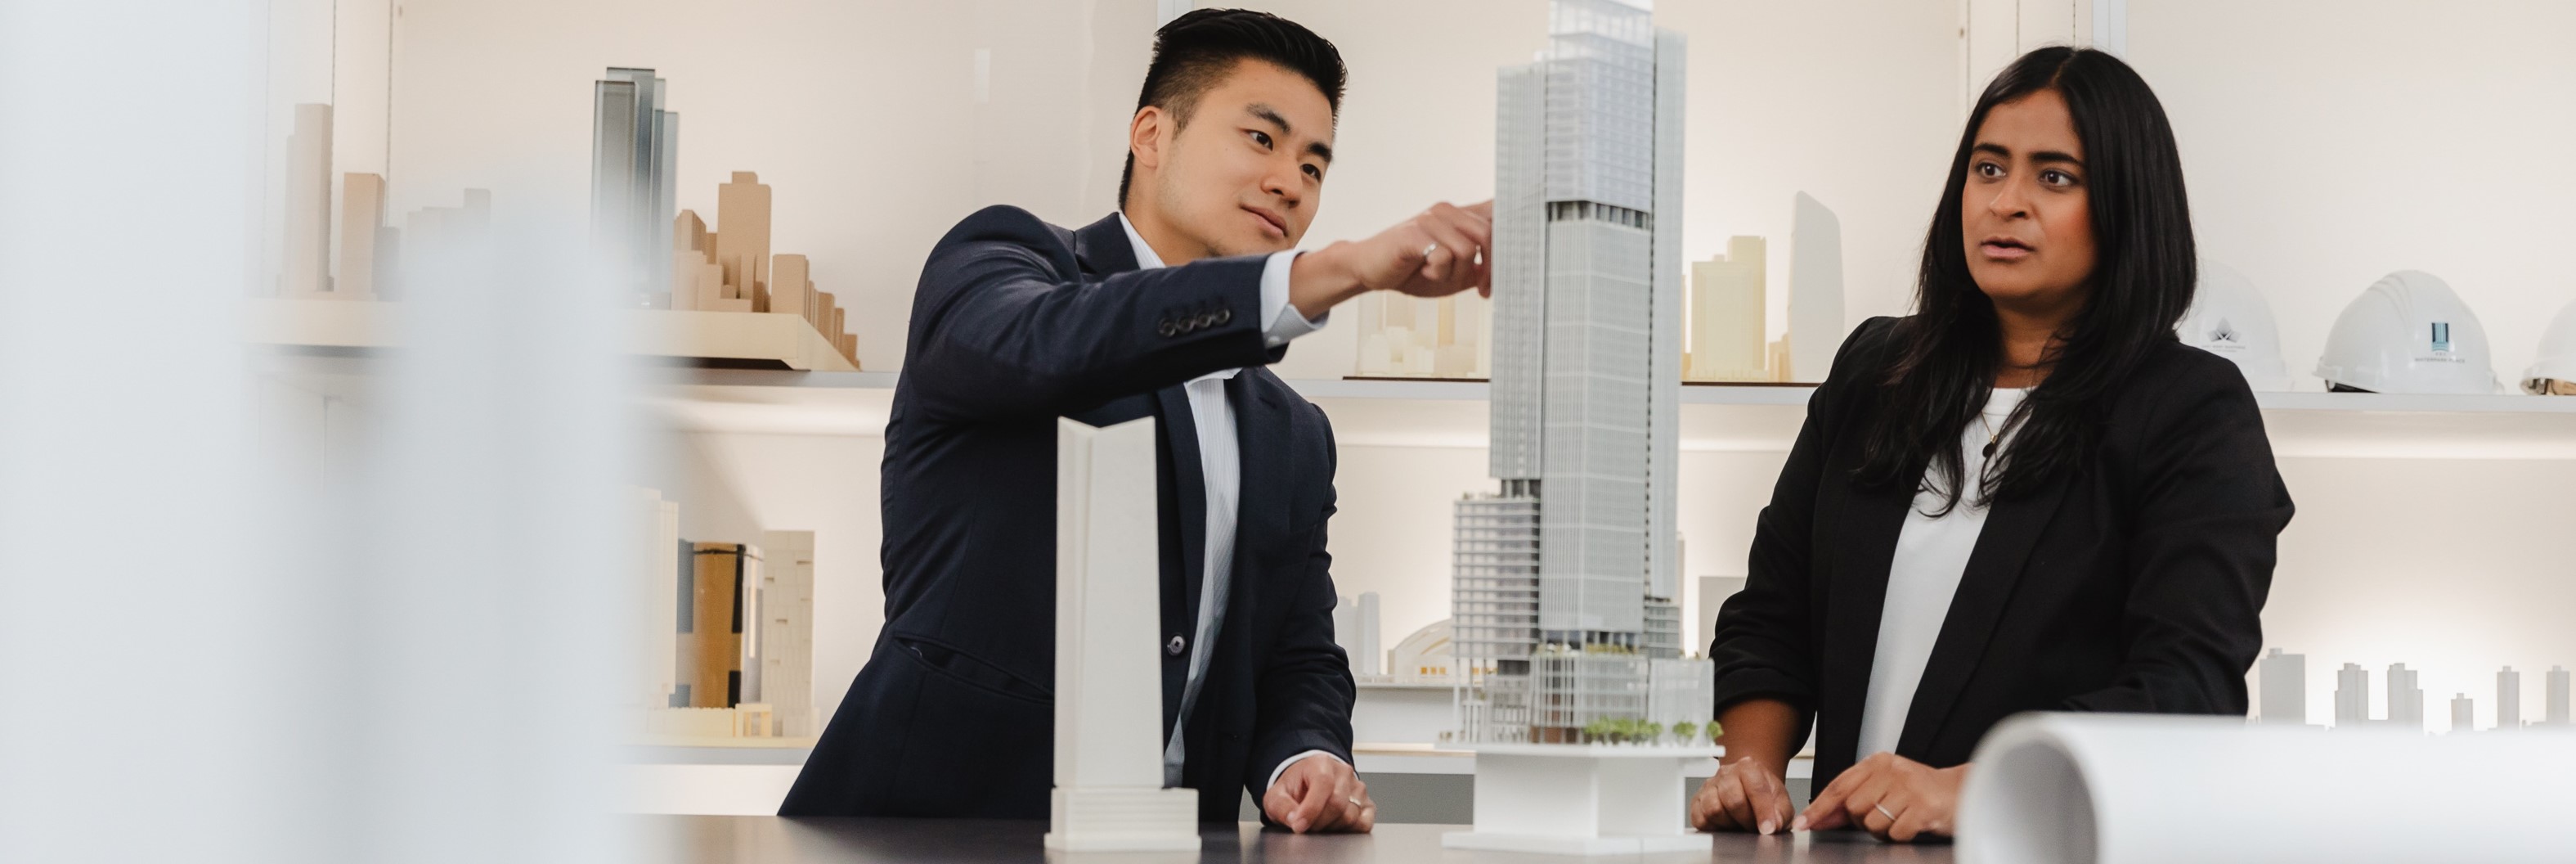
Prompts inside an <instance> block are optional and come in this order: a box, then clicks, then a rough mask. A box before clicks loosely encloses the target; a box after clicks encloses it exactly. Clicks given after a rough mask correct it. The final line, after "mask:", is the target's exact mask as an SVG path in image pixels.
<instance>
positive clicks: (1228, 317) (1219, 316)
mask: <svg viewBox="0 0 2576 864" xmlns="http://www.w3.org/2000/svg"><path fill="white" fill-rule="evenodd" d="M1232 320H1234V310H1232V309H1219V310H1216V323H1218V324H1223V323H1225V322H1228V321H1232Z"/></svg>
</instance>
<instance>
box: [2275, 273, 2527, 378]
mask: <svg viewBox="0 0 2576 864" xmlns="http://www.w3.org/2000/svg"><path fill="white" fill-rule="evenodd" d="M2492 356H2493V355H2492V354H2491V353H2490V352H2489V350H2488V348H2487V330H2486V328H2485V327H2482V326H2479V324H2478V316H2477V313H2475V312H2471V311H2469V306H2468V304H2466V303H2462V302H2460V295H2458V294H2454V293H2451V286H2450V285H2448V284H2446V283H2444V282H2443V281H2442V280H2441V279H2440V278H2439V277H2436V276H2434V275H2433V274H2431V273H2425V272H2423V271H2420V270H2399V271H2397V272H2395V273H2390V274H2388V275H2386V276H2383V277H2380V280H2379V281H2377V282H2373V283H2371V285H2370V288H2369V290H2366V291H2363V292H2361V297H2359V298H2358V299H2355V300H2353V301H2352V305H2350V306H2346V307H2344V308H2343V314H2342V315H2339V316H2336V317H2335V325H2334V332H2332V333H2330V334H2328V335H2327V336H2326V353H2325V356H2323V357H2320V358H2318V359H2317V377H2319V378H2323V379H2326V384H2327V385H2328V386H2329V387H2332V386H2333V385H2338V384H2340V385H2342V386H2344V387H2349V388H2352V389H2355V390H2367V391H2370V392H2373V393H2494V392H2497V391H2498V390H2500V389H2502V388H2501V387H2500V386H2499V385H2498V384H2497V383H2496V375H2495V362H2494V360H2493V359H2492Z"/></svg>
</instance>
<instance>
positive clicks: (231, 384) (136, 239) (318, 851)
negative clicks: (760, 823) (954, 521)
mask: <svg viewBox="0 0 2576 864" xmlns="http://www.w3.org/2000/svg"><path fill="white" fill-rule="evenodd" d="M269 6H270V4H268V3H266V2H260V0H160V2H142V0H91V2H82V3H44V2H33V0H0V118H5V119H0V267H5V268H6V269H5V270H0V272H5V273H6V274H7V275H6V276H5V277H0V549H5V550H7V551H6V552H5V555H6V558H5V559H0V681H6V682H8V684H9V685H10V698H9V700H8V703H7V706H6V707H5V708H0V861H10V862H18V861H27V862H38V861H42V862H64V861H214V862H228V861H243V862H251V861H256V862H263V864H267V862H304V861H312V862H326V861H327V862H341V861H424V862H426V861H438V862H453V861H476V862H507V861H531V862H535V861H543V862H584V861H633V860H638V857H639V855H641V854H642V852H643V851H644V850H643V849H641V848H638V847H639V845H640V844H637V843H636V842H634V841H633V840H632V839H631V838H622V837H620V836H619V835H620V833H621V831H620V829H619V827H618V826H619V825H620V824H623V823H620V822H617V821H614V819H615V817H612V816H610V815H609V812H608V811H609V809H610V807H611V806H612V805H613V804H614V803H615V801H616V800H617V799H616V798H615V796H614V795H613V794H612V793H613V792H614V784H613V781H612V776H613V775H612V774H611V773H610V771H609V769H610V767H611V766H610V764H609V762H610V756H611V755H612V754H611V752H610V750H609V748H610V747H612V746H613V744H614V742H615V741H616V740H617V738H616V736H615V734H614V731H615V729H616V728H617V727H616V726H615V725H614V724H615V719H616V718H614V717H613V716H612V715H611V714H610V709H609V706H610V705H611V704H613V702H614V700H615V699H616V697H617V695H618V694H617V687H618V685H620V684H621V683H624V682H625V681H627V680H628V679H630V678H631V674H626V673H628V672H629V670H628V668H627V666H629V665H631V664H625V663H622V662H621V661H622V659H623V658H626V657H628V656H630V654H629V653H628V648H627V643H631V641H632V640H633V638H634V635H633V634H632V633H631V632H628V631H631V629H632V628H625V629H618V628H614V627H612V626H611V624H612V623H613V622H617V621H627V620H632V619H631V618H628V617H626V616H629V615H631V614H633V612H634V610H633V609H632V608H631V607H632V606H633V605H634V599H633V598H632V597H631V596H629V595H630V594H631V592H620V591H618V590H616V589H617V581H616V579H617V574H619V573H623V572H628V571H629V570H630V569H631V568H632V567H633V566H638V564H637V562H633V561H631V560H621V557H631V556H632V554H634V552H635V551H636V550H637V549H638V544H637V543H636V542H632V541H627V542H621V540H620V538H619V536H618V531H619V529H620V528H622V527H632V526H622V525H620V523H619V520H618V519H617V515H618V514H619V513H621V512H623V511H622V510H621V509H619V507H618V502H619V501H620V500H621V499H620V496H621V494H623V492H624V489H623V486H622V485H621V483H623V482H631V478H630V477H628V476H626V475H628V474H630V473H631V472H628V471H625V470H624V469H626V468H628V467H630V463H629V459H630V458H631V454H632V452H633V448H632V447H630V446H629V441H630V439H631V438H632V437H633V436H632V430H633V429H634V428H635V424H634V423H633V422H631V419H630V418H629V417H628V415H627V413H626V412H627V411H628V406H630V405H631V404H632V401H633V400H632V396H633V391H632V389H631V386H630V385H631V382H630V380H629V378H628V377H627V373H628V367H627V366H626V365H625V364H624V363H623V362H622V361H621V360H620V359H619V358H618V356H617V351H616V349H617V348H618V346H617V345H616V344H615V342H614V338H615V336H616V333H615V331H614V330H613V329H612V327H613V325H614V324H616V323H617V322H619V321H620V320H622V319H619V318H618V317H616V316H615V315H614V314H613V310H610V309H608V308H606V307H604V306H603V305H602V304H599V303H597V302H596V298H599V297H603V296H607V295H606V292H604V291H603V290H598V289H595V288H592V287H589V286H588V285H587V284H586V283H588V282H589V281H590V279H589V275H588V272H587V268H585V267H584V266H582V265H583V264H584V263H585V262H583V261H581V260H579V259H578V258H577V257H573V256H578V255H579V254H580V251H581V250H582V249H583V248H584V244H583V243H582V242H581V232H580V227H579V226H580V225H581V224H582V221H583V220H582V219H581V215H580V214H578V213H557V212H537V211H535V210H534V208H531V207H529V206H527V205H526V204H524V203H523V202H526V201H529V200H533V199H534V198H535V196H533V195H514V194H513V191H512V190H514V189H525V188H528V187H529V186H530V183H531V181H532V180H533V181H539V182H542V181H543V180H544V179H545V178H542V177H530V176H527V174H526V171H525V170H524V168H523V167H522V166H516V165H508V164H498V165H489V166H480V167H481V172H482V173H483V174H484V175H485V176H489V177H490V178H492V179H491V184H492V188H493V189H494V191H495V194H494V196H493V199H494V202H495V203H494V206H493V211H492V212H493V217H492V218H493V225H492V227H491V230H490V231H489V232H488V236H489V237H490V238H491V240H490V242H484V243H472V242H462V241H457V242H446V243H437V244H425V245H424V246H423V248H422V249H420V250H419V254H417V255H408V254H407V256H406V257H407V258H408V259H411V260H412V262H413V263H415V264H418V265H420V266H418V267H417V268H414V269H412V270H411V272H409V273H408V274H407V275H408V277H409V281H408V282H407V284H408V285H409V286H410V289H411V290H410V291H409V292H408V296H409V297H410V299H409V300H407V301H405V302H403V303H399V304H386V305H385V306H383V307H382V311H383V312H384V313H385V314H387V315H388V316H391V317H392V318H393V320H394V326H395V327H396V329H397V330H398V331H399V343H400V344H403V345H405V346H407V347H406V348H404V349H402V350H400V351H397V352H391V353H387V354H383V355H379V356H377V357H374V358H370V359H364V360H357V361H349V360H333V361H316V360H315V359H314V358H311V357H281V356H279V355H278V354H276V353H275V352H273V351H271V350H269V349H252V348H248V347H246V346H245V345H243V344H242V342H241V341H240V337H239V334H240V323H241V322H240V320H239V315H240V313H241V311H242V306H243V303H244V298H245V296H246V295H248V294H251V293H254V285H255V284H256V283H257V282H258V281H259V280H260V279H262V278H264V277H265V276H266V274H268V273H269V272H271V268H272V267H273V265H274V262H272V261H269V260H265V259H266V257H267V256H266V255H264V254H262V253H261V251H260V250H261V249H262V248H263V245H262V244H261V243H260V242H259V240H258V237H259V233H260V232H259V231H258V226H259V225H260V224H261V212H262V205H261V202H262V200H263V198H264V197H266V194H267V192H268V190H270V189H271V188H272V187H273V186H274V184H275V182H276V181H277V179H278V178H275V177H270V176H265V172H264V171H263V170H262V169H261V165H262V161H263V153H264V152H266V151H267V150H268V149H270V148H271V147H272V146H273V145H274V144H275V142H274V141H271V140H269V139H270V138H271V137H272V136H269V135H266V134H265V130H263V128H262V127H263V120H264V118H266V117H268V116H271V113H272V112H273V111H274V110H276V109H277V108H278V106H276V105H272V104H268V102H267V100H266V99H265V98H264V92H265V90H266V89H267V88H265V87H264V82H265V81H266V80H267V78H266V77H265V75H266V73H265V72H264V69H266V68H268V67H269V66H271V65H273V64H274V63H275V62H276V61H277V58H275V57H272V56H270V53H271V52H272V51H273V50H276V48H277V46H276V45H275V44H273V43H271V42H269V41H268V39H269V36H270V30H271V29H272V19H271V18H270V11H271V10H270V8H269ZM326 44H327V43H326ZM586 84H587V82H586V81H567V82H564V85H563V86H564V87H566V88H567V90H566V92H569V93H576V94H577V93H579V92H581V90H582V88H584V87H585V86H586ZM449 233H451V234H457V233H470V232H449ZM441 247H445V249H444V251H443V253H442V249H441ZM408 251H409V250H407V252H408ZM263 293H264V292H263ZM317 362H329V363H336V364H338V366H337V367H335V368H338V369H339V370H340V371H344V372H345V371H347V370H348V369H352V368H353V369H356V370H358V371H359V372H360V373H362V374H361V375H360V376H359V377H360V378H361V379H363V380H362V381H361V382H360V383H358V384H347V383H346V382H345V381H343V382H342V383H340V384H335V385H327V386H324V385H316V384H314V383H313V379H314V378H315V377H317V376H311V375H301V374H300V373H299V370H303V369H308V368H310V366H311V364H314V363H317ZM281 369H282V370H284V374H280V370H281ZM319 377H328V376H319ZM343 377H344V378H345V376H343ZM629 521H631V520H629ZM620 550H626V551H625V552H624V554H623V556H621V553H620Z"/></svg>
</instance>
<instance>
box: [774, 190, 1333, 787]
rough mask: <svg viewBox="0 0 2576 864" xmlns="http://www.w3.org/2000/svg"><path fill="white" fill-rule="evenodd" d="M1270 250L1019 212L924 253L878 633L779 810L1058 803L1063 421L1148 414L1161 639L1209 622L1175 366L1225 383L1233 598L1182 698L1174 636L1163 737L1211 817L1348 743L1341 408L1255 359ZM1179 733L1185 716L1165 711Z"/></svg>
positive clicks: (898, 429) (906, 369) (1268, 357)
mask: <svg viewBox="0 0 2576 864" xmlns="http://www.w3.org/2000/svg"><path fill="white" fill-rule="evenodd" d="M1264 264H1265V261H1264V258H1263V257H1260V256H1248V257H1241V258H1221V259H1210V260H1205V261H1199V262H1194V263H1191V264H1187V265H1184V266H1180V267H1170V268H1163V269H1158V270H1145V271H1140V270H1138V269H1137V263H1136V256H1135V252H1134V250H1133V248H1132V247H1131V246H1129V244H1128V240H1127V234H1126V231H1125V229H1124V228H1122V227H1121V226H1120V225H1119V222H1118V217H1117V216H1116V215H1114V214H1113V215H1111V216H1110V217H1109V218H1106V219H1102V220H1100V221H1098V222H1095V223H1092V225H1091V226H1089V227H1086V228H1083V229H1082V230H1080V231H1067V230H1065V229H1063V228H1059V227H1056V226H1054V225H1049V224H1047V223H1045V222H1044V221H1041V220H1039V219H1038V218H1037V217H1036V216H1034V215H1031V214H1029V213H1028V212H1027V211H1024V210H1020V209H1018V208H1014V207H990V208H986V209H984V210H981V211H978V212H977V213H975V214H974V215H972V216H968V217H967V218H966V220H965V221H963V222H960V223H958V225H957V227H956V228H954V229H951V230H950V231H949V232H948V235H947V236H946V237H943V238H941V239H940V241H939V244H938V246H936V247H935V248H933V249H932V250H931V254H930V260H929V263H928V264H927V265H925V266H924V267H923V269H922V275H921V285H920V288H919V290H918V291H917V292H916V293H915V294H914V296H913V307H912V322H911V332H910V336H911V339H910V342H909V344H908V345H907V346H906V348H905V356H904V366H903V376H902V378H901V380H900V381H899V382H898V383H897V384H896V385H895V392H894V406H893V412H892V414H891V416H890V417H889V418H888V419H887V422H886V432H885V448H886V449H885V464H884V467H883V479H882V481H881V495H882V498H883V501H882V504H883V509H884V518H885V545H884V548H883V550H882V552H881V556H882V560H883V564H884V568H885V597H886V605H885V617H886V623H885V629H884V630H883V631H882V632H881V633H880V635H879V636H878V638H877V642H876V647H875V650H874V653H873V654H872V655H871V656H870V657H869V659H868V663H867V665H866V666H865V667H864V668H862V669H860V670H859V674H858V677H857V679H856V680H855V681H853V682H852V683H851V685H850V691H849V695H848V696H847V697H845V698H844V699H842V701H841V708H840V711H839V712H838V713H836V714H835V715H834V716H833V718H832V722H831V725H830V727H829V728H827V729H825V730H824V731H823V736H822V739H821V740H820V741H819V742H817V743H816V745H815V748H814V754H813V757H812V758H811V759H810V760H808V761H807V762H806V764H805V769H804V772H803V773H802V774H800V775H799V776H798V777H797V778H796V785H795V787H794V788H793V789H791V790H790V791H789V792H788V794H787V799H786V802H785V803H784V804H783V805H781V806H780V808H779V815H782V816H798V815H863V816H971V817H994V818H1015V819H1043V818H1046V817H1047V815H1048V798H1049V794H1048V790H1049V789H1050V788H1051V787H1052V786H1053V775H1054V759H1053V753H1054V723H1055V707H1054V702H1053V694H1054V684H1055V569H1056V566H1055V565H1056V562H1055V532H1056V524H1055V500H1056V499H1055V474H1056V465H1055V457H1056V418H1057V417H1059V416H1063V417H1071V418H1074V419H1076V420H1080V421H1082V422H1084V423H1089V424H1092V425H1095V426H1107V425H1110V424H1112V423H1119V422H1124V421H1128V420H1133V419H1136V418H1139V417H1153V418H1155V420H1156V423H1157V425H1158V427H1159V429H1160V432H1161V435H1160V438H1161V442H1160V445H1159V446H1158V447H1157V456H1158V457H1159V461H1160V463H1161V466H1160V469H1159V471H1158V472H1157V474H1158V476H1159V485H1160V489H1161V507H1160V510H1161V513H1162V520H1161V522H1162V531H1161V538H1160V541H1161V545H1162V555H1161V559H1162V591H1161V592H1160V593H1161V596H1160V597H1159V598H1146V597H1139V598H1136V602H1139V603H1159V604H1160V606H1161V609H1162V615H1161V618H1162V627H1161V630H1162V632H1160V633H1158V634H1156V639H1155V642H1156V644H1158V645H1167V644H1168V643H1169V641H1170V640H1171V639H1172V638H1173V637H1175V636H1177V637H1181V638H1182V639H1183V640H1185V641H1187V642H1194V641H1195V640H1196V639H1197V634H1198V626H1197V618H1198V615H1197V613H1198V608H1199V589H1200V583H1201V582H1202V581H1203V579H1202V576H1203V574H1202V573H1201V572H1200V571H1201V570H1202V569H1203V567H1202V564H1201V562H1202V561H1203V560H1204V558H1205V554H1206V553H1205V550H1206V542H1207V538H1206V536H1205V535H1206V533H1207V523H1206V504H1205V501H1204V499H1205V497H1206V485H1205V483H1204V481H1203V479H1202V477H1201V473H1200V470H1199V448H1198V432H1197V429H1196V425H1195V424H1194V423H1193V422H1192V421H1191V417H1190V409H1189V402H1188V399H1187V397H1186V396H1185V395H1184V392H1183V390H1182V386H1181V385H1182V384H1184V383H1186V382H1188V381H1189V380H1191V379H1193V378H1197V377H1199V376H1202V375H1205V374H1208V373H1210V372H1216V371H1220V370H1224V369H1231V368H1235V367H1245V368H1244V371H1243V372H1242V374H1239V375H1236V376H1235V377H1234V378H1233V379H1231V380H1229V381H1228V382H1227V383H1226V388H1225V390H1226V399H1227V401H1228V402H1229V403H1230V404H1231V405H1232V407H1233V409H1234V413H1235V427H1236V432H1237V435H1238V436H1239V440H1240V449H1241V453H1242V455H1241V459H1242V492H1241V504H1240V510H1239V512H1238V514H1237V517H1236V540H1235V546H1234V564H1233V569H1232V571H1231V573H1232V576H1231V580H1230V583H1229V585H1230V587H1229V590H1228V594H1227V602H1226V607H1225V609H1224V610H1222V614H1223V615H1224V616H1225V619H1224V621H1223V624H1222V626H1221V627H1220V629H1219V632H1218V634H1217V639H1216V645H1215V646H1213V648H1214V652H1215V653H1214V654H1213V655H1211V656H1210V658H1209V661H1208V668H1207V673H1206V678H1205V679H1204V683H1202V684H1201V685H1200V692H1199V699H1198V703H1197V705H1196V707H1195V708H1194V709H1193V710H1192V712H1191V716H1190V717H1189V718H1187V720H1186V722H1180V719H1179V718H1178V717H1177V716H1176V715H1177V714H1178V712H1179V708H1180V702H1181V687H1182V684H1183V683H1184V680H1185V676H1186V675H1187V673H1188V665H1189V655H1190V652H1189V651H1188V650H1182V651H1180V652H1177V653H1175V652H1171V651H1164V652H1162V655H1161V656H1162V661H1163V662H1162V673H1163V732H1164V735H1165V736H1166V738H1165V740H1166V741H1168V740H1169V736H1170V735H1172V734H1179V735H1182V736H1183V737H1184V740H1185V748H1186V752H1187V754H1188V760H1187V763H1186V765H1185V770H1184V775H1183V778H1184V785H1186V786H1189V787H1191V788H1195V789H1197V790H1199V817H1200V818H1201V819H1202V820H1208V821H1225V822H1231V821H1234V819H1235V818H1236V812H1237V811H1236V808H1237V801H1238V795H1239V793H1237V792H1236V790H1238V789H1244V790H1249V791H1250V792H1252V794H1253V795H1254V796H1255V797H1256V799H1257V798H1258V796H1260V795H1261V794H1262V793H1263V792H1265V791H1267V790H1266V788H1265V784H1266V782H1267V781H1268V779H1269V776H1270V772H1271V770H1272V769H1273V768H1276V767H1277V766H1278V764H1279V762H1280V761H1281V760H1284V759H1286V758H1288V757H1289V756H1293V755H1295V754H1298V753H1301V752H1304V751H1307V750H1323V751H1326V752H1329V753H1332V754H1334V755H1336V756H1338V757H1340V758H1342V759H1343V760H1345V761H1347V760H1349V759H1350V757H1351V724H1350V716H1351V703H1352V697H1353V694H1354V690H1353V687H1352V682H1351V676H1350V666H1349V661H1348V659H1347V658H1346V657H1345V656H1344V655H1343V653H1342V650H1341V648H1339V647H1338V646H1336V645H1335V644H1334V643H1333V618H1332V611H1333V604H1334V601H1335V598H1334V589H1333V580H1332V575H1331V572H1330V565H1331V560H1332V559H1331V556H1330V555H1328V554H1326V553H1325V551H1324V523H1325V521H1326V520H1327V519H1328V518H1330V517H1331V516H1332V513H1333V484H1332V479H1333V470H1334V450H1333V433H1332V426H1331V424H1329V423H1328V422H1326V420H1325V418H1324V414H1323V412H1322V411H1321V410H1319V409H1317V408H1316V407H1315V406H1314V405H1312V404H1310V403H1308V402H1307V401H1306V400H1304V399H1303V398H1300V397H1299V396H1298V395H1297V394H1296V392H1295V391H1293V390H1290V389H1289V388H1288V386H1287V384H1285V383H1284V382H1282V381H1280V380H1279V378H1278V376H1275V375H1273V374H1271V373H1270V371H1269V370H1268V369H1266V368H1263V367H1264V366H1265V364H1268V363H1271V362H1275V361H1277V360H1278V359H1279V358H1280V357H1282V356H1284V354H1285V353H1286V349H1285V348H1284V347H1283V348H1270V347H1267V346H1266V344H1265V342H1266V339H1265V337H1264V334H1263V332H1262V328H1261V320H1260V319H1261V291H1260V283H1261V275H1262V268H1263V266H1264ZM1176 725H1177V726H1178V727H1179V728H1178V729H1177V733H1176V731H1175V726H1176Z"/></svg>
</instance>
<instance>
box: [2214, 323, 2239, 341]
mask: <svg viewBox="0 0 2576 864" xmlns="http://www.w3.org/2000/svg"><path fill="white" fill-rule="evenodd" d="M2243 338H2245V337H2244V336H2243V335H2242V334H2239V333H2237V332H2236V327H2235V325H2232V324H2229V323H2227V319H2225V318H2220V319H2218V323H2217V324H2216V325H2214V326H2212V327H2210V328H2209V341H2211V342H2235V341H2237V340H2239V339H2243Z"/></svg>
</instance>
